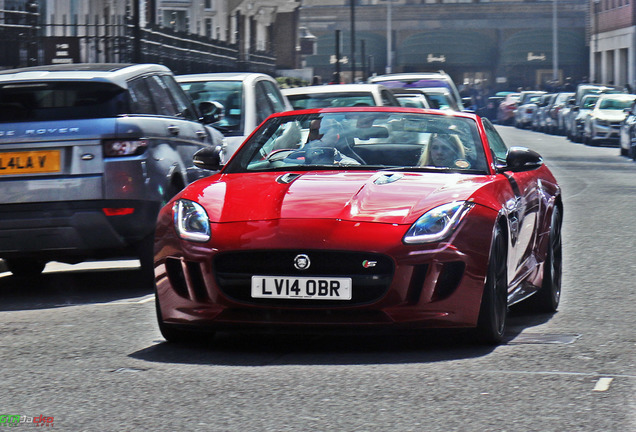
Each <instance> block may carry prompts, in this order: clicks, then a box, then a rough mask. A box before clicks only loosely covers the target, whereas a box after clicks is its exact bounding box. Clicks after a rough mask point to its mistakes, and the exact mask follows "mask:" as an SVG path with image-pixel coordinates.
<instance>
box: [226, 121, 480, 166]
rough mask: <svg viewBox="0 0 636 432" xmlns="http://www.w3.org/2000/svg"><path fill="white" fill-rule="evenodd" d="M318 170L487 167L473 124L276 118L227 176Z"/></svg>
mask: <svg viewBox="0 0 636 432" xmlns="http://www.w3.org/2000/svg"><path fill="white" fill-rule="evenodd" d="M314 169H365V170H368V169H373V170H378V169H400V170H407V171H442V172H443V171H452V172H470V173H486V172H487V164H486V157H485V154H484V149H483V145H482V142H481V140H480V137H479V133H478V130H477V124H476V123H475V121H474V120H473V119H470V118H464V117H454V116H448V115H434V114H423V113H422V114H420V113H394V112H372V111H365V112H361V111H357V112H337V113H316V114H304V115H288V116H284V117H276V118H272V119H270V120H268V121H267V123H265V124H264V125H263V126H262V127H261V128H260V129H259V130H257V131H256V133H255V134H254V135H253V136H252V137H251V139H250V140H249V141H247V142H246V143H245V144H244V145H243V147H241V150H240V151H239V152H238V153H237V154H236V156H235V157H234V158H233V159H232V160H231V161H230V163H229V164H228V166H227V167H226V170H225V172H249V171H272V170H278V171H282V170H284V171H289V170H314Z"/></svg>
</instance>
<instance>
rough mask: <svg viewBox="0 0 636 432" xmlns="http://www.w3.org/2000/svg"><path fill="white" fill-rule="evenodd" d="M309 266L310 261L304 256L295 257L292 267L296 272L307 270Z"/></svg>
mask: <svg viewBox="0 0 636 432" xmlns="http://www.w3.org/2000/svg"><path fill="white" fill-rule="evenodd" d="M310 265H311V261H310V260H309V257H308V256H307V255H305V254H299V255H296V258H294V267H296V268H297V269H298V270H307V269H308V268H309V266H310Z"/></svg>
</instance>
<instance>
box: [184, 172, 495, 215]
mask: <svg viewBox="0 0 636 432" xmlns="http://www.w3.org/2000/svg"><path fill="white" fill-rule="evenodd" d="M296 175H297V177H293V176H296ZM392 175H394V176H393V177H391V176H392ZM285 176H287V177H285ZM290 177H291V178H290ZM488 178H489V176H484V175H477V176H473V175H466V174H450V173H442V174H438V173H390V172H382V173H378V172H375V171H374V172H333V171H324V172H310V173H292V174H289V173H284V172H268V173H253V174H222V175H218V176H213V177H209V178H208V179H203V180H200V181H198V182H196V183H194V184H192V185H190V187H188V188H187V189H186V190H185V191H184V192H183V193H182V195H181V197H182V198H186V199H190V200H193V201H197V202H199V203H200V204H202V205H203V206H204V207H205V209H206V211H207V213H208V217H209V218H210V221H212V222H219V223H223V222H239V221H257V220H274V219H341V220H347V221H357V222H383V223H395V224H411V223H413V222H414V221H415V220H417V218H418V217H420V216H421V215H422V214H423V213H424V212H426V211H427V210H429V209H431V208H433V207H436V206H438V205H441V204H446V203H448V202H452V201H457V200H466V199H468V198H469V197H470V196H471V195H472V194H473V193H474V192H475V190H476V189H478V188H479V187H480V186H483V184H484V183H485V182H487V181H489V180H488Z"/></svg>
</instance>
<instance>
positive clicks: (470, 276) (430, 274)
mask: <svg viewBox="0 0 636 432" xmlns="http://www.w3.org/2000/svg"><path fill="white" fill-rule="evenodd" d="M471 213H473V214H472V215H471V216H472V217H469V218H467V219H466V220H465V221H464V223H463V224H462V226H461V227H460V229H459V230H458V231H457V232H456V233H455V235H454V236H453V237H451V238H450V239H449V241H448V242H445V243H439V244H434V245H426V246H423V245H417V246H406V245H403V244H402V242H401V239H402V236H403V235H404V232H405V231H406V229H407V228H408V227H405V226H397V225H389V224H377V223H353V222H345V221H321V222H315V223H314V225H313V230H311V231H306V232H303V231H302V230H301V227H303V226H306V223H305V222H301V221H280V222H277V223H274V222H257V223H254V222H252V223H230V224H223V225H224V226H223V227H222V231H220V232H217V233H216V234H215V233H214V232H213V233H212V237H213V239H216V241H214V244H213V245H212V244H203V245H202V244H198V245H197V244H195V243H190V242H185V241H182V240H180V239H179V238H177V237H176V234H175V233H174V229H173V228H172V226H171V225H170V224H169V223H165V220H164V223H162V222H161V221H162V219H163V218H162V215H160V218H159V219H160V223H159V224H158V228H157V237H156V242H155V279H156V284H157V296H158V301H159V307H160V312H161V316H162V319H163V322H164V323H166V324H170V325H180V326H184V327H192V328H195V329H197V330H217V329H241V328H248V329H253V330H259V329H260V330H262V329H265V328H281V327H282V328H286V329H293V328H302V329H310V328H314V329H327V328H334V327H338V328H340V327H353V328H359V329H363V328H374V329H375V328H377V329H379V328H389V329H390V328H402V327H413V328H428V327H474V326H475V325H476V324H477V317H478V314H479V308H480V304H481V296H482V292H483V285H484V281H485V274H486V268H487V262H488V255H489V250H490V247H489V246H490V241H491V235H492V230H491V227H492V222H493V221H494V216H493V215H492V214H490V213H491V211H490V210H487V209H484V208H481V207H479V206H477V207H475V208H474V209H473V210H472V211H471ZM162 214H163V212H162ZM486 224H488V225H487V226H488V227H489V228H488V229H484V227H485V226H486ZM273 225H276V226H273ZM294 232H296V233H301V234H302V235H301V234H299V235H298V236H296V235H290V234H289V233H294ZM226 233H242V234H241V235H231V234H230V235H227V236H226ZM325 233H328V234H325ZM323 235H327V238H326V237H324V236H323ZM325 244H328V245H329V247H328V248H326V247H325V246H324V245H325ZM221 251H223V252H221ZM299 252H302V253H306V254H308V255H312V254H315V256H316V257H318V256H321V257H322V258H317V262H319V263H321V267H318V266H317V267H316V268H320V269H321V270H318V272H317V273H311V272H309V273H306V274H305V273H303V275H307V276H315V277H320V276H327V275H329V276H334V275H336V276H338V275H343V274H350V275H352V278H353V293H354V295H353V298H352V300H350V301H342V300H334V301H325V300H319V301H311V300H309V301H308V300H295V299H294V300H290V299H285V300H273V299H267V300H262V299H252V298H250V294H249V289H250V286H249V281H250V278H251V275H253V274H258V273H262V272H266V271H267V268H270V267H271V269H270V272H269V273H267V274H268V275H275V276H279V275H293V274H294V273H293V271H294V270H293V269H292V268H291V261H292V260H291V258H289V257H293V256H294V255H295V254H297V253H299ZM228 254H230V255H228ZM365 256H367V257H371V258H368V259H371V260H374V261H376V262H378V263H379V264H378V267H379V268H377V269H372V270H371V271H369V272H367V271H366V269H363V268H362V267H360V263H361V262H362V261H363V259H362V258H363V257H365ZM228 257H231V259H228ZM281 259H284V260H285V261H286V263H285V265H286V266H287V267H284V268H283V267H280V266H279V264H278V263H277V261H279V260H281ZM224 260H225V261H226V262H223V261H224ZM233 260H234V262H235V265H234V266H232V265H230V264H229V263H231V262H232V261H233ZM251 260H254V263H253V264H250V261H251ZM261 260H263V262H261ZM313 261H314V260H312V262H313ZM349 263H353V264H351V266H353V267H355V265H358V269H357V270H356V269H355V268H353V267H349ZM355 263H357V264H355ZM389 268H390V270H388V269H389ZM241 269H242V270H241ZM376 270H377V271H376Z"/></svg>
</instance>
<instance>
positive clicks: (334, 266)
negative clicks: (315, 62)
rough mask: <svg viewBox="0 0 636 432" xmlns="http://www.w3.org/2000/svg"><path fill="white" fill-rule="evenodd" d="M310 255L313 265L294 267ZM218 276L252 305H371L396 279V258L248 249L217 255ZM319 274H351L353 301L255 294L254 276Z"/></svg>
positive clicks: (223, 287)
mask: <svg viewBox="0 0 636 432" xmlns="http://www.w3.org/2000/svg"><path fill="white" fill-rule="evenodd" d="M300 254H304V255H307V256H308V257H309V259H310V261H311V265H310V266H309V268H308V269H306V270H298V269H296V268H295V267H294V260H295V258H296V257H297V256H298V255H300ZM213 269H214V275H215V278H216V282H217V284H218V286H219V288H220V289H221V291H222V292H223V293H224V294H225V295H226V296H228V297H230V298H232V299H234V300H237V301H241V302H245V303H251V304H260V305H277V306H311V307H324V306H329V307H334V306H351V305H359V304H368V303H372V302H374V301H377V300H378V299H380V298H382V296H384V294H385V293H386V292H387V290H388V289H389V286H390V284H391V281H392V279H393V273H394V265H393V261H392V260H391V259H390V258H389V257H387V256H385V255H380V254H374V253H367V252H346V251H307V250H283V251H271V250H263V251H247V252H227V253H220V254H218V255H216V256H215V258H214V261H213ZM252 275H261V276H299V277H300V276H316V277H350V278H351V279H352V298H351V300H346V301H343V300H321V301H319V302H317V301H316V300H303V299H293V300H288V299H255V298H252V297H251V277H252Z"/></svg>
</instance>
